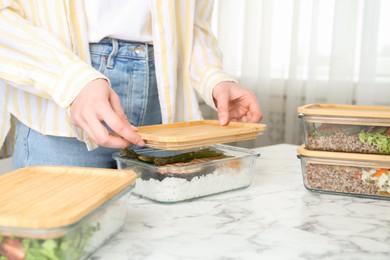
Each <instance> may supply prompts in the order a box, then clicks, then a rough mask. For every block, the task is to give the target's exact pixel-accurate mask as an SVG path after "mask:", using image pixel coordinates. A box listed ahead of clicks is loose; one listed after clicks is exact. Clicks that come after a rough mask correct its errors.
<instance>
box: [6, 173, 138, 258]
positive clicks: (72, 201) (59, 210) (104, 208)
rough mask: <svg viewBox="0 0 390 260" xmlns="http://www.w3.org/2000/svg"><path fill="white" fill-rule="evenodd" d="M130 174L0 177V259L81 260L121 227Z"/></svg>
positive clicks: (11, 175) (132, 183)
mask: <svg viewBox="0 0 390 260" xmlns="http://www.w3.org/2000/svg"><path fill="white" fill-rule="evenodd" d="M135 178H136V175H135V173H133V172H131V171H118V170H109V169H93V168H79V167H59V166H56V167H54V166H32V167H26V168H23V169H19V170H16V171H12V172H10V173H7V174H4V175H1V176H0V187H1V193H0V259H1V260H3V259H4V260H5V259H15V260H23V259H39V260H50V259H51V260H53V259H58V260H60V259H61V260H74V259H86V258H87V257H88V256H89V255H90V254H91V253H93V252H94V251H95V250H96V249H98V248H99V247H100V246H101V245H102V244H103V243H104V242H105V241H106V240H108V239H109V238H110V237H111V236H113V235H114V234H115V233H116V232H118V231H119V230H120V229H121V228H122V226H123V225H124V223H125V220H126V214H127V207H126V204H127V202H128V199H129V196H128V195H129V194H130V192H131V191H132V189H133V188H134V183H135Z"/></svg>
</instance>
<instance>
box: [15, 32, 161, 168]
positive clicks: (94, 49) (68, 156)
mask: <svg viewBox="0 0 390 260" xmlns="http://www.w3.org/2000/svg"><path fill="white" fill-rule="evenodd" d="M90 53H91V61H92V66H93V67H94V68H95V69H97V70H99V71H100V72H101V73H103V74H104V75H106V76H107V77H108V78H109V79H110V81H111V85H112V87H113V89H114V90H115V92H116V93H117V94H118V95H119V97H120V99H121V104H122V106H123V109H124V110H125V113H126V115H127V117H128V119H129V121H130V122H131V124H133V125H135V126H141V125H150V124H160V123H161V111H160V103H159V100H158V93H157V83H156V76H155V67H154V56H153V46H152V45H148V44H144V43H132V42H124V41H118V40H115V39H107V38H106V39H103V40H102V41H101V42H99V43H94V44H90ZM117 151H118V149H111V148H105V147H99V148H97V149H95V150H93V151H90V152H89V151H88V150H87V148H86V146H85V143H83V142H80V141H78V140H77V139H75V138H68V137H57V136H50V135H42V134H40V133H38V132H36V131H34V130H32V129H30V128H28V127H27V126H26V125H24V124H22V123H19V124H18V125H17V128H16V140H15V149H14V157H13V168H14V169H17V168H21V167H26V166H31V165H68V166H84V167H98V168H116V163H115V161H114V160H113V159H112V153H114V152H117Z"/></svg>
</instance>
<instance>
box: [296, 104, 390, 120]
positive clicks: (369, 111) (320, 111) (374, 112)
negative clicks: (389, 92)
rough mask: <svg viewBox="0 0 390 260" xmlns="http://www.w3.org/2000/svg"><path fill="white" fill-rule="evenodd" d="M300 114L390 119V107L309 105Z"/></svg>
mask: <svg viewBox="0 0 390 260" xmlns="http://www.w3.org/2000/svg"><path fill="white" fill-rule="evenodd" d="M298 113H301V114H304V115H306V116H329V117H332V116H334V117H358V118H382V119H390V106H355V105H334V104H308V105H304V106H301V107H298Z"/></svg>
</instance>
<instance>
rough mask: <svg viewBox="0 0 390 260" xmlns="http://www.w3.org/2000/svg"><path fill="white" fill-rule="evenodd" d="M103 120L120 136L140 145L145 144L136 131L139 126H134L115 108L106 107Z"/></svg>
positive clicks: (102, 113)
mask: <svg viewBox="0 0 390 260" xmlns="http://www.w3.org/2000/svg"><path fill="white" fill-rule="evenodd" d="M101 116H102V120H103V121H105V122H106V123H107V125H108V126H109V127H110V128H111V129H112V130H113V131H114V133H116V134H117V135H119V136H120V137H122V138H124V139H126V140H128V141H130V142H131V143H133V144H136V145H138V146H144V145H145V142H144V141H143V140H142V138H141V137H140V136H139V135H138V134H137V133H136V131H137V128H136V127H134V126H132V125H131V124H130V123H129V122H128V121H127V119H126V120H123V117H122V118H121V117H120V116H119V115H118V114H116V113H115V111H114V110H109V109H105V110H103V111H101Z"/></svg>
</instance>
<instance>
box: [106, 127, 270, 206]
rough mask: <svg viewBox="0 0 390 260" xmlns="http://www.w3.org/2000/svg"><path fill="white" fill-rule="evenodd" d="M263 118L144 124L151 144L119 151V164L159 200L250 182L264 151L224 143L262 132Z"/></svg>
mask: <svg viewBox="0 0 390 260" xmlns="http://www.w3.org/2000/svg"><path fill="white" fill-rule="evenodd" d="M265 127H266V126H265V125H263V124H251V123H241V122H230V123H229V124H228V125H226V126H220V125H219V122H218V121H217V120H201V121H192V122H184V123H174V124H163V125H152V126H145V127H139V128H138V133H139V134H140V136H141V137H142V138H143V139H144V140H145V143H146V146H147V148H146V149H138V150H137V149H135V150H132V149H131V147H130V149H125V150H122V151H121V152H120V153H115V154H114V155H113V158H114V159H115V160H116V161H117V166H118V169H129V170H132V171H134V172H136V173H137V175H138V178H137V181H136V187H135V189H134V192H133V193H134V194H136V195H138V196H140V197H142V198H146V199H149V200H152V201H155V202H159V203H175V202H181V201H186V200H191V199H195V198H199V197H204V196H208V195H212V194H217V193H221V192H226V191H231V190H236V189H240V188H245V187H248V186H249V185H250V184H251V182H252V178H253V175H254V171H255V163H256V159H257V157H259V155H260V154H259V153H258V152H255V151H252V150H250V149H245V148H239V147H235V146H230V145H222V143H229V142H236V141H241V140H250V139H254V138H257V137H258V136H259V134H261V133H262V132H263V131H264V130H265Z"/></svg>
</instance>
